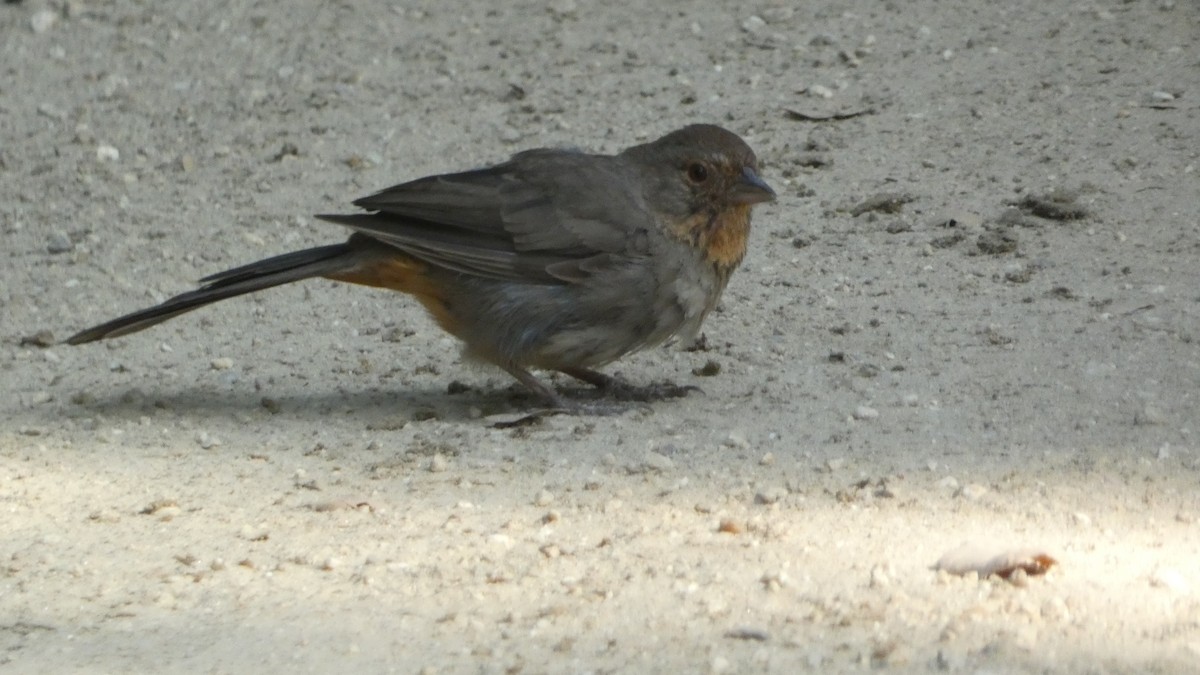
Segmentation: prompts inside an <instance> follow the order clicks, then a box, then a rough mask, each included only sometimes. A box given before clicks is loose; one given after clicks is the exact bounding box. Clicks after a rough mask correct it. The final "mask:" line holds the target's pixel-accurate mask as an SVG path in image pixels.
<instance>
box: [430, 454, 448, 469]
mask: <svg viewBox="0 0 1200 675" xmlns="http://www.w3.org/2000/svg"><path fill="white" fill-rule="evenodd" d="M449 468H450V462H448V461H447V460H446V456H445V455H443V454H442V453H440V452H439V453H437V454H436V455H434V456H433V457H432V458H430V460H429V472H430V473H442V472H443V471H445V470H446V469H449Z"/></svg>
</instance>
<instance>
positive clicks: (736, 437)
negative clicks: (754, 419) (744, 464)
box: [721, 429, 750, 450]
mask: <svg viewBox="0 0 1200 675" xmlns="http://www.w3.org/2000/svg"><path fill="white" fill-rule="evenodd" d="M721 445H724V446H725V447H727V448H737V449H738V450H749V449H750V439H748V438H746V434H745V433H744V432H742V431H741V430H739V429H734V430H733V431H730V432H729V435H728V436H726V437H725V440H723V441H721Z"/></svg>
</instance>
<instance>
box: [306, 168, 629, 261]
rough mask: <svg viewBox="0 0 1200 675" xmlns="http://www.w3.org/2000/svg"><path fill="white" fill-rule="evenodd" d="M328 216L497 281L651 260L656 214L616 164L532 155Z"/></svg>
mask: <svg viewBox="0 0 1200 675" xmlns="http://www.w3.org/2000/svg"><path fill="white" fill-rule="evenodd" d="M354 203H355V205H356V206H359V207H362V208H363V209H366V210H368V211H371V213H362V214H352V215H322V216H319V217H320V218H322V219H325V220H329V221H332V222H335V223H339V224H342V225H346V226H348V227H350V228H352V229H354V230H355V231H357V232H361V233H362V234H364V235H367V236H369V237H371V238H373V239H375V240H378V241H380V242H383V243H385V244H388V245H391V246H395V247H396V248H399V249H401V250H403V251H406V252H408V253H410V254H411V255H414V256H416V257H418V258H421V259H423V260H425V261H427V262H429V263H432V264H434V265H439V266H442V267H445V268H448V269H452V270H455V271H459V272H463V273H466V274H473V275H479V276H486V277H492V278H500V279H511V280H519V281H533V282H540V283H563V282H579V281H581V280H583V279H585V278H587V277H588V276H590V274H591V273H593V272H594V271H596V270H598V269H600V268H603V267H606V266H607V265H609V264H612V263H613V261H615V260H616V259H617V257H619V256H621V255H637V254H638V253H639V252H644V240H645V236H644V232H646V231H647V229H648V228H649V226H650V224H651V222H652V218H653V216H652V215H651V214H650V212H649V211H648V210H647V209H646V207H645V205H644V203H643V200H642V196H641V190H640V186H639V185H638V183H637V180H636V176H634V175H633V173H632V172H631V170H630V169H629V165H628V164H627V163H626V161H625V160H623V159H622V158H619V157H608V156H598V155H585V154H582V153H577V152H568V151H561V150H533V151H529V152H524V153H521V154H519V155H516V156H514V157H513V158H512V159H511V160H509V161H508V162H505V163H503V164H499V165H496V166H493V167H489V168H485V169H479V170H476V171H467V172H463V173H455V174H445V175H440V176H430V177H428V178H422V179H419V180H415V181H412V182H409V183H404V184H401V185H397V186H395V187H391V188H388V189H386V190H383V191H381V192H379V193H377V194H374V195H371V196H369V197H364V198H362V199H359V200H357V201H355V202H354Z"/></svg>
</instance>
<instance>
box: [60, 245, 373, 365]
mask: <svg viewBox="0 0 1200 675" xmlns="http://www.w3.org/2000/svg"><path fill="white" fill-rule="evenodd" d="M359 262H360V258H359V256H358V255H357V253H356V252H355V249H354V248H352V247H351V246H350V245H349V244H334V245H332V246H319V247H317V248H310V249H305V250H303V251H296V252H294V253H285V254H283V255H280V256H275V257H274V258H267V259H266V260H259V261H258V262H254V263H250V264H249V265H244V266H242V267H236V268H234V269H231V270H228V271H225V272H221V273H219V274H214V275H212V276H210V277H205V278H203V279H201V280H200V282H201V283H203V284H204V285H203V286H201V287H200V288H198V289H196V290H194V291H190V292H187V293H183V294H181V295H177V296H175V297H173V298H171V299H169V300H167V301H165V302H163V303H162V304H161V305H157V306H155V307H149V308H146V309H143V310H140V311H137V312H134V313H132V314H126V315H125V316H122V317H119V318H116V319H113V320H112V321H108V322H105V323H102V324H100V325H99V326H94V327H92V328H88V329H87V330H84V331H80V332H79V333H76V334H75V335H72V336H71V337H70V338H69V339H68V340H67V343H68V344H73V345H78V344H83V343H85V342H92V341H94V340H103V339H105V338H110V337H117V336H119V335H127V334H129V333H136V332H137V331H139V330H143V329H145V328H149V327H150V326H153V325H155V324H157V323H162V322H163V321H166V320H167V319H170V318H172V317H176V316H179V315H180V314H183V313H185V312H190V311H192V310H193V309H196V308H198V307H203V306H204V305H207V304H209V303H213V302H217V301H218V300H225V299H226V298H233V297H237V296H239V295H244V294H246V293H253V292H255V291H261V290H263V289H264V288H271V287H272V286H279V285H281V284H287V283H291V282H293V281H300V280H301V279H308V278H311V277H321V276H326V275H328V274H335V273H338V272H344V271H345V270H347V269H350V268H353V267H354V266H355V265H357V264H358V263H359Z"/></svg>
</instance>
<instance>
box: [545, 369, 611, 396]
mask: <svg viewBox="0 0 1200 675" xmlns="http://www.w3.org/2000/svg"><path fill="white" fill-rule="evenodd" d="M558 372H560V373H563V374H564V375H570V376H571V377H573V378H575V379H577V380H579V381H580V382H587V383H588V384H590V385H592V386H593V387H595V388H597V389H602V390H605V391H610V390H613V389H619V388H621V387H623V386H628V385H626V384H625V383H624V382H622V381H621V379H620V378H617V377H613V376H612V375H605V374H604V373H602V372H600V371H598V370H592V369H590V368H563V369H561V370H559V371H558Z"/></svg>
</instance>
